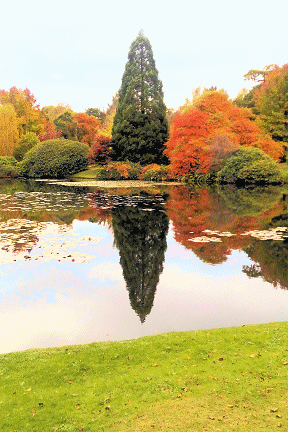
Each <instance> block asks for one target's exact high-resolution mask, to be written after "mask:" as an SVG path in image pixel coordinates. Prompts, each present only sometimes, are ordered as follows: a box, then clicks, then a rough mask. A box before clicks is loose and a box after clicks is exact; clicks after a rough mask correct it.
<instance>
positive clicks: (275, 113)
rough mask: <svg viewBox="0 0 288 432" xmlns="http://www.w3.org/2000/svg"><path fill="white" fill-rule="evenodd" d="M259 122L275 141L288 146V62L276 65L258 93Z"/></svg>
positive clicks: (285, 147) (285, 146)
mask: <svg viewBox="0 0 288 432" xmlns="http://www.w3.org/2000/svg"><path fill="white" fill-rule="evenodd" d="M256 107H257V108H258V110H259V112H260V115H259V117H258V118H257V122H258V124H259V126H260V127H262V128H263V129H264V130H265V131H267V132H269V133H271V134H272V138H273V140H275V141H282V142H283V146H284V149H287V147H288V144H287V143H288V64H285V65H284V66H282V67H278V66H275V67H274V68H273V69H272V70H271V71H270V72H269V74H268V75H267V76H266V78H265V82H264V83H263V84H262V85H261V87H260V90H259V91H258V93H257V95H256Z"/></svg>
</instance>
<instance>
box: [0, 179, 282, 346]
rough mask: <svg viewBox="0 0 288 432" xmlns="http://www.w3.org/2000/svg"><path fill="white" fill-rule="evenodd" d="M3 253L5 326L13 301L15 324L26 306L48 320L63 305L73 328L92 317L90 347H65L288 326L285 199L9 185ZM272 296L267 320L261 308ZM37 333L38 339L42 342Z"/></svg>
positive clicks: (251, 192)
mask: <svg viewBox="0 0 288 432" xmlns="http://www.w3.org/2000/svg"><path fill="white" fill-rule="evenodd" d="M169 221H170V222H171V223H170V227H171V229H170V230H168V227H169ZM173 237H174V239H173ZM167 239H168V240H167ZM0 243H1V246H0V247H1V250H0V264H1V266H0V274H1V282H2V285H1V286H0V295H1V299H2V303H0V310H1V313H2V312H3V313H2V314H1V315H0V319H3V326H4V325H5V326H6V324H5V323H6V321H5V320H4V318H3V317H4V315H5V314H6V316H7V317H8V312H7V313H6V311H7V310H10V309H9V307H10V306H9V304H12V305H13V301H14V302H15V303H14V306H13V307H12V306H11V311H12V312H11V311H10V312H11V313H10V315H9V316H11V317H12V314H14V315H13V317H14V318H15V317H16V316H18V314H16V312H15V310H17V307H18V306H19V304H20V303H21V307H22V306H23V308H24V309H25V311H27V314H26V315H25V319H28V318H27V317H28V315H29V314H28V309H27V308H28V307H30V306H31V305H34V306H33V307H34V308H35V310H34V311H33V310H32V309H29V311H30V312H31V313H36V312H35V311H36V309H37V313H38V315H39V314H40V315H41V313H42V312H43V311H44V309H45V308H46V307H48V306H47V305H48V303H49V301H48V299H49V298H50V302H52V300H51V299H52V297H53V307H54V309H53V308H52V306H51V309H50V310H51V314H53V313H54V312H55V314H56V309H57V314H58V315H57V316H58V317H59V320H60V316H61V313H63V316H64V317H66V318H65V319H66V323H67V322H68V318H67V317H68V316H69V317H70V318H69V322H71V323H72V322H73V320H74V321H75V320H76V321H77V320H78V322H80V315H81V320H82V321H81V322H82V329H83V331H82V330H81V331H80V330H78V329H76V324H75V325H74V324H71V326H74V327H73V332H76V331H78V332H79V333H81V338H80V336H79V338H80V339H78V340H77V341H76V340H74V339H73V337H74V336H73V337H72V336H71V339H69V341H67V342H65V340H63V339H61V341H60V342H59V344H64V343H68V342H69V343H76V342H77V343H82V342H84V341H85V342H89V341H91V340H103V339H104V340H105V337H104V336H103V334H104V335H106V334H107V335H112V337H113V338H114V339H117V338H130V337H137V336H139V335H144V334H151V333H152V334H153V332H154V331H155V329H158V328H159V327H160V330H161V331H178V330H188V329H193V328H209V326H218V325H221V326H226V325H238V324H239V325H241V324H243V323H245V322H246V323H253V322H264V321H265V320H269V319H274V320H276V319H279V320H283V319H287V316H286V310H287V307H288V297H287V293H286V292H285V290H278V291H277V295H278V298H279V293H280V292H281V293H282V295H285V296H286V297H287V300H286V297H285V298H283V297H282V300H281V301H279V300H276V297H274V295H275V290H273V289H271V284H272V286H274V287H280V288H284V289H287V288H288V276H287V274H288V273H287V267H288V210H287V201H286V195H285V193H283V189H282V188H277V187H274V188H261V189H256V188H254V189H236V188H232V187H221V188H209V189H208V188H195V189H192V190H189V189H188V188H186V187H184V186H173V187H163V188H162V189H159V188H158V189H157V188H156V187H154V188H151V189H149V190H148V189H146V190H144V189H142V190H141V189H137V190H134V189H127V188H123V189H122V190H120V189H117V190H116V189H95V188H94V189H92V188H82V187H77V186H76V187H75V188H74V187H65V186H58V185H57V184H53V185H52V184H49V183H45V182H0ZM167 244H168V246H167ZM234 251H235V252H234ZM236 251H237V252H236ZM30 261H31V262H30ZM119 261H120V262H119ZM264 282H266V284H265V283H264ZM267 282H268V283H269V284H268V283H267ZM230 285H232V286H230ZM125 288H126V289H125ZM156 290H157V292H156ZM261 290H262V291H261ZM251 291H253V293H254V297H255V304H256V306H255V304H254V303H253V300H252V297H253V296H251ZM263 291H265V296H266V297H265V298H266V300H265V301H266V306H265V307H266V309H265V311H263V313H262V311H261V310H260V309H259V310H258V309H257V308H258V300H259V297H260V296H262V292H263ZM268 291H269V293H268ZM271 292H272V294H271ZM256 293H257V294H256ZM273 293H274V294H273ZM272 298H273V301H275V302H276V303H277V301H278V302H279V305H278V306H277V307H278V308H279V310H280V309H281V307H282V310H281V313H279V314H278V315H276V314H275V313H274V312H271V311H270V309H269V308H270V304H272V300H270V299H272ZM68 299H69V301H68ZM17 302H18V303H17ZM261 302H262V306H263V303H264V301H263V300H262V297H261ZM285 302H286V303H287V307H286V306H285V305H286V303H285ZM82 303H83V305H82V306H81V304H82ZM126 303H127V305H126ZM129 303H130V304H129ZM280 303H281V304H280ZM15 304H17V305H18V306H17V307H16V306H15ZM68 304H69V307H68V306H67V305H68ZM277 304H278V303H277ZM29 305H30V306H29ZM60 305H61V308H62V312H61V311H60V309H59V308H60ZM176 305H177V306H176ZM240 306H241V307H240ZM38 307H40V310H41V311H42V312H41V313H39V309H38ZM285 307H286V308H285ZM13 308H14V309H13ZM31 308H32V306H31ZM41 308H42V309H41ZM66 308H67V309H66ZM81 308H82V309H81ZM173 308H175V309H173ZM177 308H178V309H177ZM240 309H241V311H240ZM255 309H257V313H258V312H259V317H257V319H255V320H254V316H255V313H256V312H255ZM228 310H229V311H230V312H228ZM53 311H54V312H53ZM71 311H73V313H72V312H71ZM75 311H76V312H75ZM88 311H90V312H89V313H88ZM175 311H176V312H175ZM240 312H241V316H240V317H238V315H239V313H240ZM43 313H44V312H43ZM229 313H230V315H229ZM245 313H246V315H245ZM269 314H272V318H269V317H270V316H271V315H269ZM46 315H47V316H48V315H49V314H48V312H47V313H46ZM86 315H89V317H88V316H86ZM31 316H32V315H31ZM75 316H77V319H75ZM116 317H117V318H116ZM184 317H185V320H184ZM220 317H221V318H220ZM242 317H245V320H246V321H245V320H244V318H243V319H242ZM267 317H268V318H267ZM274 317H275V318H274ZM14 318H13V319H14ZM220 319H221V320H222V321H221V323H220V321H219V320H220ZM87 320H90V321H89V324H87ZM113 320H115V323H114V321H113ZM241 320H242V321H241ZM4 321H5V322H4ZM12 321H13V320H12V318H11V323H12ZM31 321H32V318H31ZM116 321H117V322H116ZM182 321H183V323H182ZM184 321H185V322H184ZM47 322H49V319H48V318H47ZM57 322H58V321H57ZM59 322H60V321H59ZM111 323H114V324H113V325H112V324H111ZM131 323H133V324H131ZM11 325H12V324H11ZM31 325H32V327H31V328H30V329H29V332H30V333H31V332H32V333H33V332H36V330H35V329H34V328H33V323H32V324H31ZM49 325H50V324H49ZM47 326H48V324H47ZM86 326H87V328H90V330H89V331H91V332H93V337H92V336H89V335H87V334H86V333H85V332H86V330H85V328H86ZM18 327H19V324H18ZM62 327H63V326H62ZM103 327H104V328H105V330H104V329H103ZM55 328H56V327H55ZM71 328H72V327H71ZM106 328H107V330H106ZM69 329H70V327H69ZM69 329H68V328H67V329H66V330H67V332H68V331H70V330H69ZM91 329H93V330H91ZM40 330H41V329H40ZM40 330H39V335H40V336H39V337H40V338H41V334H42V333H41V331H40ZM47 331H48V330H47ZM59 331H60V330H59ZM84 333H85V335H86V336H85V339H83V337H84V336H83V335H84ZM15 334H17V329H16V330H15ZM91 334H92V333H91ZM24 336H25V335H24ZM24 336H23V335H21V337H24ZM15 337H16V336H15ZM53 337H54V336H53ZM69 337H70V336H69ZM109 337H110V336H109ZM7 338H8V336H7ZM10 339H11V338H10ZM59 340H60V338H59ZM19 343H20V342H19ZM49 343H50V342H49ZM53 343H54V342H51V344H52V345H53ZM37 344H38V342H37ZM9 346H10V345H9ZM23 346H24V345H23ZM35 346H43V345H39V344H38V345H35ZM44 346H45V345H44ZM21 347H22V345H21ZM25 347H27V346H25ZM25 347H24V348H25ZM0 349H1V347H0ZM3 350H4V352H5V348H3ZM2 352H3V351H2Z"/></svg>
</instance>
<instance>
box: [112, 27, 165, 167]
mask: <svg viewBox="0 0 288 432" xmlns="http://www.w3.org/2000/svg"><path fill="white" fill-rule="evenodd" d="M167 140H168V123H167V119H166V106H165V104H164V101H163V91H162V82H161V81H160V80H159V78H158V70H157V69H156V66H155V61H154V58H153V52H152V48H151V45H150V42H149V40H148V38H147V37H145V36H144V34H143V32H142V31H140V32H139V34H138V36H137V38H136V39H135V40H134V41H133V42H132V44H131V47H130V51H129V54H128V62H127V63H126V67H125V72H124V74H123V78H122V85H121V88H120V90H119V101H118V106H117V109H116V114H115V117H114V122H113V128H112V142H113V150H114V155H115V159H116V160H127V159H128V160H129V161H131V162H140V163H141V164H143V165H147V164H150V163H167V162H168V159H167V158H166V156H165V155H163V150H164V148H165V147H164V144H165V143H166V141H167Z"/></svg>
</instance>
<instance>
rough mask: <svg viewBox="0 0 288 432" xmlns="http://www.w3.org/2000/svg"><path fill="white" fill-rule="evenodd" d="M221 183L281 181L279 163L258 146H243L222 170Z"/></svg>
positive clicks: (220, 174)
mask: <svg viewBox="0 0 288 432" xmlns="http://www.w3.org/2000/svg"><path fill="white" fill-rule="evenodd" d="M217 180H218V182H219V183H260V184H265V183H281V174H280V170H279V166H278V165H277V163H276V162H275V161H274V160H273V159H272V158H270V157H269V156H268V155H267V154H265V153H264V152H263V151H262V150H260V149H257V148H252V147H251V148H245V147H242V148H240V149H238V150H236V151H234V152H233V153H232V155H231V156H230V158H229V159H228V160H227V162H226V163H225V165H224V167H223V168H222V169H221V171H219V172H218V175H217Z"/></svg>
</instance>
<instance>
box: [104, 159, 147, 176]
mask: <svg viewBox="0 0 288 432" xmlns="http://www.w3.org/2000/svg"><path fill="white" fill-rule="evenodd" d="M141 171H142V169H141V166H140V164H138V163H132V162H129V161H127V162H110V163H108V165H106V166H105V167H103V168H102V169H101V170H100V172H99V174H98V178H99V179H101V180H128V179H129V180H136V179H137V178H138V177H139V175H140V173H141Z"/></svg>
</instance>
